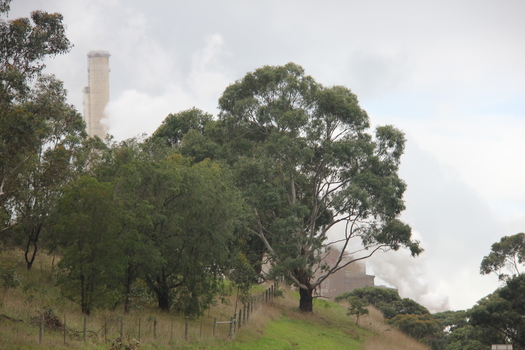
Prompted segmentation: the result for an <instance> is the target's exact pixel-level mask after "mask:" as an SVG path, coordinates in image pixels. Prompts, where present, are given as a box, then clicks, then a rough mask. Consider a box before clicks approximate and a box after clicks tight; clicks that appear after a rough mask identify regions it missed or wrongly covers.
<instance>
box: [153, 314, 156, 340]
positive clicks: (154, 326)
mask: <svg viewBox="0 0 525 350" xmlns="http://www.w3.org/2000/svg"><path fill="white" fill-rule="evenodd" d="M153 339H155V340H157V318H156V317H155V318H154V319H153Z"/></svg>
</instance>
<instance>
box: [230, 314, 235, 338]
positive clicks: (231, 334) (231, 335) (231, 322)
mask: <svg viewBox="0 0 525 350" xmlns="http://www.w3.org/2000/svg"><path fill="white" fill-rule="evenodd" d="M234 322H235V317H230V339H233V332H234V330H235V323H234Z"/></svg>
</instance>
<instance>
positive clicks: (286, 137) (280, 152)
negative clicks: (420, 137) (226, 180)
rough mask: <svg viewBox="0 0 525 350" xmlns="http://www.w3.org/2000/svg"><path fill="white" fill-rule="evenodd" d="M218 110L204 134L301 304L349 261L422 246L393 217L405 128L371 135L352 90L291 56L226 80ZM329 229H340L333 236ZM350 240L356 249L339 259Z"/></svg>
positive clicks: (397, 209) (401, 186) (399, 203)
mask: <svg viewBox="0 0 525 350" xmlns="http://www.w3.org/2000/svg"><path fill="white" fill-rule="evenodd" d="M219 108H220V114H219V117H218V121H217V122H213V123H209V125H208V126H207V128H206V129H205V131H206V135H205V136H206V139H211V140H213V142H215V144H216V145H217V146H216V150H215V152H214V157H215V158H216V159H221V160H222V161H224V162H226V163H227V164H229V166H230V167H231V168H232V169H233V171H234V172H235V174H236V184H237V186H239V188H241V189H242V191H243V195H244V198H245V200H246V201H247V203H248V204H249V205H250V206H251V211H252V213H253V217H254V221H253V224H252V226H251V227H252V231H253V234H254V235H256V236H257V237H258V238H259V239H260V240H261V242H262V243H263V245H264V248H265V250H266V253H267V254H268V255H269V256H270V257H271V261H272V271H271V274H273V275H279V274H283V275H285V276H286V277H287V278H288V279H289V281H291V282H292V283H293V284H295V285H296V286H297V287H298V288H299V291H300V306H299V307H300V310H302V311H306V312H311V311H312V301H313V291H314V290H315V289H316V288H317V287H318V286H319V285H320V284H321V283H322V282H323V281H324V280H325V279H326V278H327V277H328V276H329V275H330V274H332V273H334V272H336V271H338V270H340V269H342V268H344V267H345V266H346V265H348V264H351V263H353V262H355V261H357V260H362V259H366V258H368V257H370V256H372V255H373V254H374V253H376V252H378V251H387V250H398V249H400V248H402V247H406V248H408V249H409V250H410V253H411V254H412V255H413V256H416V255H418V254H419V253H420V252H421V251H422V249H421V247H420V245H419V242H417V241H415V240H413V239H412V237H411V229H410V227H409V226H408V225H407V224H405V223H403V222H402V221H400V220H399V218H398V217H399V215H400V213H401V212H402V211H403V210H404V209H405V205H404V201H403V193H404V191H405V188H406V185H405V183H404V182H403V181H402V180H401V179H400V178H399V176H398V168H399V163H400V158H401V155H402V154H403V150H404V145H405V137H404V134H403V133H402V132H401V131H399V130H398V129H396V128H394V127H393V126H391V125H386V126H379V127H377V128H376V129H375V132H374V133H373V134H371V133H370V132H369V129H370V122H369V118H368V115H367V113H366V112H365V111H364V110H363V109H361V107H360V106H359V104H358V100H357V97H356V96H355V95H354V94H353V93H352V92H351V91H350V90H349V89H347V88H346V87H343V86H332V87H325V86H323V85H321V84H319V83H317V82H316V81H315V80H314V79H313V78H312V77H310V76H308V75H305V73H304V69H303V68H302V67H300V66H298V65H296V64H294V63H289V64H286V65H285V66H264V67H262V68H259V69H257V70H255V71H254V72H250V73H248V74H246V75H245V76H244V77H243V78H242V79H240V80H238V81H236V82H235V83H234V84H232V85H230V86H228V87H227V88H226V90H225V91H224V93H223V95H222V97H221V98H220V99H219ZM184 145H185V139H183V140H182V142H181V147H184ZM332 231H337V232H338V234H337V235H334V236H336V237H337V238H336V239H335V240H332V241H330V240H328V233H329V232H332ZM354 241H357V243H359V248H357V249H355V250H353V251H351V256H352V257H353V258H352V259H350V260H344V259H343V254H347V253H348V249H350V248H354V247H356V244H354V243H352V242H354ZM335 243H338V244H340V245H341V246H342V248H343V249H341V255H340V256H339V258H338V260H337V262H336V263H335V265H333V266H327V265H326V264H323V263H322V260H323V258H324V256H325V254H326V251H327V249H329V248H330V246H331V245H332V244H335Z"/></svg>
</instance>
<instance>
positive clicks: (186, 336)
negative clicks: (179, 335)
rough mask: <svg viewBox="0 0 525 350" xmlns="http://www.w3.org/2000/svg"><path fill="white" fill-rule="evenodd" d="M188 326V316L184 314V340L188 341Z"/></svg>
mask: <svg viewBox="0 0 525 350" xmlns="http://www.w3.org/2000/svg"><path fill="white" fill-rule="evenodd" d="M189 326H190V318H189V317H188V316H186V327H185V328H184V340H185V341H188V328H189Z"/></svg>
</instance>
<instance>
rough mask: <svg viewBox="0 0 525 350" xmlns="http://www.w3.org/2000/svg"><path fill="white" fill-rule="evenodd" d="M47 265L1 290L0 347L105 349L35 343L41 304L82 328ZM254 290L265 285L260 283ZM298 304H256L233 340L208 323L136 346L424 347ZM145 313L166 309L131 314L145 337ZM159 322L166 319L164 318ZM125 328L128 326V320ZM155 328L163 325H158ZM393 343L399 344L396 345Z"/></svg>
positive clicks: (370, 321) (378, 325)
mask: <svg viewBox="0 0 525 350" xmlns="http://www.w3.org/2000/svg"><path fill="white" fill-rule="evenodd" d="M6 256H9V257H10V259H16V260H18V261H21V255H20V252H8V253H6V252H4V253H2V254H1V255H0V259H5V258H6ZM51 264H52V259H51V257H47V256H41V257H40V261H39V263H37V264H35V266H34V268H33V270H32V271H30V272H28V271H26V270H25V268H24V265H23V264H21V263H20V264H19V270H18V272H19V274H20V275H22V278H23V280H22V285H21V286H20V287H19V288H17V289H16V290H11V291H7V292H5V291H0V315H1V316H0V349H24V350H25V349H27V350H33V349H34V350H36V349H82V350H83V349H109V348H110V346H109V345H107V344H106V345H104V344H103V342H102V341H101V340H100V338H99V340H98V341H96V340H95V341H93V340H91V341H88V342H87V343H82V342H81V341H79V339H76V340H75V339H71V338H68V341H67V344H65V345H64V341H63V335H62V334H61V333H60V332H52V331H46V335H45V341H44V344H42V345H39V344H38V339H39V335H38V334H39V328H38V326H37V325H32V324H30V323H29V322H28V320H29V319H30V318H31V317H33V316H35V315H36V310H43V308H44V306H48V305H50V306H52V307H53V309H54V311H55V312H56V314H57V316H58V315H60V316H61V318H62V317H63V316H67V320H68V327H73V328H74V329H76V330H80V329H82V325H81V323H80V322H79V321H77V324H76V325H75V324H73V320H75V319H76V320H81V318H82V315H81V314H80V312H79V308H78V305H75V304H73V303H71V302H69V301H67V300H65V299H63V298H61V297H60V293H59V291H58V289H57V288H56V287H55V286H54V285H53V282H52V278H51ZM259 289H262V290H263V289H264V288H261V287H260V286H259ZM297 304H298V295H297V293H295V292H293V291H286V292H285V295H284V298H277V299H276V300H275V303H274V305H273V306H268V307H264V308H259V309H258V310H257V311H256V312H255V313H254V314H253V315H252V317H251V318H250V320H249V322H248V323H247V324H245V325H243V327H242V328H241V329H240V330H239V331H238V332H237V334H236V336H235V340H234V341H230V340H228V339H227V329H226V328H227V327H223V328H222V334H221V335H219V337H217V338H212V337H211V335H210V336H207V335H206V334H211V328H210V327H211V325H210V324H208V326H206V324H205V326H204V328H205V329H204V332H202V331H201V335H203V336H198V335H197V331H196V330H194V331H193V334H191V335H190V338H191V339H194V341H192V342H189V343H186V342H184V341H181V340H174V341H169V340H168V339H166V338H169V336H167V334H169V332H170V331H169V329H165V330H164V333H163V334H164V335H165V336H164V337H163V339H158V340H156V341H154V340H153V339H152V337H151V336H150V338H149V339H147V340H144V341H143V342H142V343H141V344H140V349H141V350H148V349H174V348H177V349H248V350H249V349H272V350H273V349H338V348H344V349H350V350H358V349H365V350H379V349H390V350H394V349H398V348H399V349H411V350H412V349H413V350H424V349H427V348H426V347H424V346H421V344H418V343H417V342H414V341H413V340H411V339H410V338H408V337H405V336H404V335H402V334H399V332H397V331H395V330H391V329H389V328H388V327H386V326H384V324H383V323H382V319H381V318H380V316H378V315H377V314H376V313H373V312H372V313H371V316H370V317H363V318H361V319H360V322H359V323H360V325H364V326H365V328H367V329H365V328H361V327H357V326H356V325H355V324H354V322H353V320H352V319H351V318H350V317H348V316H347V315H346V308H345V307H344V306H343V305H339V304H335V303H331V302H327V301H324V300H316V301H315V305H314V314H312V315H307V314H304V313H301V312H299V311H297ZM233 307H234V305H233V303H232V304H231V305H223V304H221V305H218V306H217V307H214V308H213V309H212V310H211V314H208V315H207V318H204V319H205V322H207V321H209V320H210V319H211V320H213V317H219V318H220V319H222V320H225V319H228V318H229V316H230V315H232V314H233V312H234V311H233ZM4 315H5V316H8V317H10V318H11V319H8V318H6V317H4ZM115 315H117V316H118V313H111V312H109V311H100V312H96V315H94V317H93V319H94V318H95V316H96V317H98V319H103V318H104V317H108V318H110V317H116V316H115ZM150 316H155V317H157V318H158V319H159V321H160V320H161V319H162V318H165V319H166V318H167V316H166V315H165V314H162V313H159V312H158V311H156V310H155V309H154V308H150V309H144V310H142V311H140V312H136V313H135V314H134V315H133V317H142V320H143V331H142V332H143V333H142V334H143V337H144V338H145V336H144V334H145V333H146V327H150V331H151V322H150V323H147V321H146V319H147V317H150ZM171 316H173V315H170V317H171ZM14 319H23V320H24V322H15V321H13V320H14ZM361 320H362V321H361ZM176 322H179V321H176ZM182 322H183V321H182V319H181V321H180V323H179V324H178V325H176V327H178V328H176V329H182V327H183V325H182ZM198 322H199V321H194V327H198ZM91 323H92V325H91V327H92V328H93V329H94V330H95V331H96V330H98V331H100V327H101V325H100V323H99V324H95V322H94V321H93V322H91ZM159 324H160V323H159ZM164 324H167V322H166V321H165V322H164ZM127 327H131V323H129V326H127ZM172 327H173V326H172ZM201 327H202V323H201ZM167 328H169V326H167ZM128 329H129V328H128ZM196 329H198V328H196ZM160 332H162V330H160V329H159V333H160ZM159 338H161V337H159ZM394 343H395V344H396V346H398V347H395V346H394V345H393V344H394ZM127 344H129V343H127Z"/></svg>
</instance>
